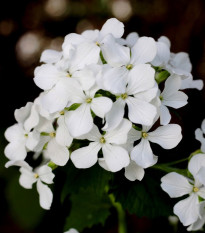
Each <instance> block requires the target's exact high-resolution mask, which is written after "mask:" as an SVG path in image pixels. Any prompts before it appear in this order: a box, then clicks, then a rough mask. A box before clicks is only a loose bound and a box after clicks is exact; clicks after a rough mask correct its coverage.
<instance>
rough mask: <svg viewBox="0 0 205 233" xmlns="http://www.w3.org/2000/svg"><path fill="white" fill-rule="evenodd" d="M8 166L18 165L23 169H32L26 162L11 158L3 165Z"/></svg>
mask: <svg viewBox="0 0 205 233" xmlns="http://www.w3.org/2000/svg"><path fill="white" fill-rule="evenodd" d="M10 166H18V167H24V168H25V169H27V170H29V171H32V167H30V166H29V165H28V163H27V162H25V161H24V160H12V161H8V162H7V163H6V164H5V167H6V168H8V167H10Z"/></svg>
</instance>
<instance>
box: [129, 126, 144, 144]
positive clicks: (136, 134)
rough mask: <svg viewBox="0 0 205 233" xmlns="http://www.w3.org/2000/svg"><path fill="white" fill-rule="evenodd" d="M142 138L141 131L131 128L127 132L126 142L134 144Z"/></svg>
mask: <svg viewBox="0 0 205 233" xmlns="http://www.w3.org/2000/svg"><path fill="white" fill-rule="evenodd" d="M140 138H142V131H138V130H136V129H134V128H131V129H130V131H129V132H128V138H127V141H128V142H132V143H134V142H135V141H137V140H139V139H140Z"/></svg>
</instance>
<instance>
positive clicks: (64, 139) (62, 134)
mask: <svg viewBox="0 0 205 233" xmlns="http://www.w3.org/2000/svg"><path fill="white" fill-rule="evenodd" d="M57 123H58V128H57V130H56V141H57V143H58V144H59V145H61V146H68V147H69V146H70V145H71V143H72V141H73V137H71V135H70V133H69V131H68V127H67V125H66V123H65V118H64V116H61V117H59V118H58V121H57Z"/></svg>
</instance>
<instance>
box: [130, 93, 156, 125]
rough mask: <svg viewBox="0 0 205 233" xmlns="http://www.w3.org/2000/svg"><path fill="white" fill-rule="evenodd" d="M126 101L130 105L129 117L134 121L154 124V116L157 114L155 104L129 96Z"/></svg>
mask: <svg viewBox="0 0 205 233" xmlns="http://www.w3.org/2000/svg"><path fill="white" fill-rule="evenodd" d="M126 103H127V105H128V117H129V119H130V120H131V121H132V122H134V123H137V124H142V125H152V123H153V120H154V117H155V116H156V114H157V110H156V107H155V106H154V105H152V104H150V103H147V102H145V101H141V100H138V99H137V98H133V97H128V98H127V99H126Z"/></svg>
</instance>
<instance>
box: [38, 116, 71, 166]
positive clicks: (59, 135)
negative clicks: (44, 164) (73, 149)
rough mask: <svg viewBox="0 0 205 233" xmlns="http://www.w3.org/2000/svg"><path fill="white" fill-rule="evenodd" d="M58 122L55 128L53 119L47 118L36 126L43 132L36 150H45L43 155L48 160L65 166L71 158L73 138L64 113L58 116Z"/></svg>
mask: <svg viewBox="0 0 205 233" xmlns="http://www.w3.org/2000/svg"><path fill="white" fill-rule="evenodd" d="M42 120H43V119H42ZM57 124H58V125H57V129H56V130H55V129H54V127H53V125H52V122H51V121H48V120H46V119H44V120H43V121H41V125H38V127H37V128H36V129H37V130H38V131H39V132H40V133H41V138H40V142H39V144H38V145H37V146H36V147H35V148H34V151H35V152H41V151H43V155H44V157H45V158H46V159H47V160H51V161H52V162H54V163H55V164H57V165H59V166H64V165H65V164H66V163H67V162H68V160H69V155H70V153H69V150H68V147H69V146H70V144H71V143H72V140H73V138H72V137H71V136H70V134H69V131H68V129H67V126H66V125H65V119H64V115H62V116H61V117H59V118H58V120H57Z"/></svg>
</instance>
